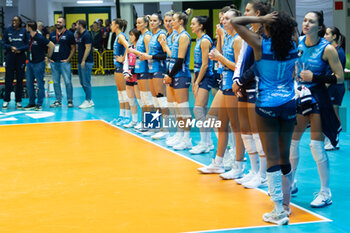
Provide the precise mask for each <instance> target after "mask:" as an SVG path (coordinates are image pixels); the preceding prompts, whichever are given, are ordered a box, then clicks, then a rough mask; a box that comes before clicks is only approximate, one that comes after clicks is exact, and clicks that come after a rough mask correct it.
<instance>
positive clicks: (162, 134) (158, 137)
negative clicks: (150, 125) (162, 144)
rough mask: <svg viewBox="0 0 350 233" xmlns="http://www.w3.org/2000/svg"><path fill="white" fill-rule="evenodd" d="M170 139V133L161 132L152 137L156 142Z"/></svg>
mask: <svg viewBox="0 0 350 233" xmlns="http://www.w3.org/2000/svg"><path fill="white" fill-rule="evenodd" d="M168 137H169V132H168V131H159V132H158V133H156V134H154V135H152V137H151V138H152V139H154V140H160V139H165V138H168Z"/></svg>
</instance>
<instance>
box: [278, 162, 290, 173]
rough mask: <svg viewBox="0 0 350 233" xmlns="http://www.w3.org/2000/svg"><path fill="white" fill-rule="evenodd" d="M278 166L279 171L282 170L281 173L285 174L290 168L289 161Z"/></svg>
mask: <svg viewBox="0 0 350 233" xmlns="http://www.w3.org/2000/svg"><path fill="white" fill-rule="evenodd" d="M280 166H281V171H282V174H283V175H287V174H288V173H289V172H290V171H291V170H292V167H291V165H290V163H289V164H282V165H280Z"/></svg>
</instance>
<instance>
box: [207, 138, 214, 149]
mask: <svg viewBox="0 0 350 233" xmlns="http://www.w3.org/2000/svg"><path fill="white" fill-rule="evenodd" d="M208 148H209V151H212V150H214V143H213V140H211V139H210V141H209V144H208Z"/></svg>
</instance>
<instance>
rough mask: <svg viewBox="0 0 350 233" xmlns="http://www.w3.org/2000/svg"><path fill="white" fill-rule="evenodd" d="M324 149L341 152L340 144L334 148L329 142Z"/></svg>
mask: <svg viewBox="0 0 350 233" xmlns="http://www.w3.org/2000/svg"><path fill="white" fill-rule="evenodd" d="M324 149H325V150H326V151H332V150H339V142H338V144H337V146H335V147H334V146H333V145H332V143H331V142H330V141H328V142H327V144H326V145H325V146H324Z"/></svg>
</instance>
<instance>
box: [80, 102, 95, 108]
mask: <svg viewBox="0 0 350 233" xmlns="http://www.w3.org/2000/svg"><path fill="white" fill-rule="evenodd" d="M91 107H92V106H91V104H90V101H88V100H84V102H83V103H82V104H81V105H79V108H82V109H84V108H91Z"/></svg>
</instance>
